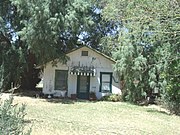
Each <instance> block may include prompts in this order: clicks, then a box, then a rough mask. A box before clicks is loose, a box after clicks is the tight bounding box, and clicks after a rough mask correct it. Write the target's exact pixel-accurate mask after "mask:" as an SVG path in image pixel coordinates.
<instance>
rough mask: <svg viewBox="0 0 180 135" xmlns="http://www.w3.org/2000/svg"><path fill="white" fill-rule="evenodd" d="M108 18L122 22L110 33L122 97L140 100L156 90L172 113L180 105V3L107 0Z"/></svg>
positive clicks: (175, 1)
mask: <svg viewBox="0 0 180 135" xmlns="http://www.w3.org/2000/svg"><path fill="white" fill-rule="evenodd" d="M104 3H106V4H105V7H104V9H103V16H104V19H105V20H114V21H119V22H121V24H122V26H121V27H119V30H118V32H119V34H118V35H117V36H115V37H113V36H111V38H109V37H107V38H108V39H111V44H109V46H110V47H111V48H113V50H114V51H113V53H112V54H113V57H114V58H115V59H116V60H117V62H116V64H115V66H114V69H115V70H116V71H118V72H119V76H120V77H121V80H124V82H125V85H124V86H125V87H124V88H123V96H124V97H123V99H125V100H126V101H131V102H134V103H137V102H138V101H139V100H143V99H145V98H147V97H148V96H149V97H150V96H152V95H153V94H154V93H156V95H159V96H161V97H162V98H161V99H162V100H163V101H164V103H165V105H167V107H168V108H170V110H171V111H172V112H173V113H176V114H179V109H177V108H178V107H179V106H180V89H179V88H180V87H179V86H180V85H179V82H180V68H179V67H180V53H179V50H180V48H179V47H180V46H179V43H180V16H179V14H180V3H179V1H177V0H158V1H156V0H133V1H128V0H119V1H116V0H112V1H109V0H107V1H106V2H103V3H102V4H104Z"/></svg>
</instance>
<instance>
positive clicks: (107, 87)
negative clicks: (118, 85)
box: [100, 72, 112, 93]
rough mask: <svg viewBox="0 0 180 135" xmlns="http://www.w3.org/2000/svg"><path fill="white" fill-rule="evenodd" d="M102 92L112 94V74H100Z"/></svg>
mask: <svg viewBox="0 0 180 135" xmlns="http://www.w3.org/2000/svg"><path fill="white" fill-rule="evenodd" d="M100 92H107V93H111V92H112V73H111V72H100Z"/></svg>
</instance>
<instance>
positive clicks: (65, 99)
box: [46, 98, 97, 104]
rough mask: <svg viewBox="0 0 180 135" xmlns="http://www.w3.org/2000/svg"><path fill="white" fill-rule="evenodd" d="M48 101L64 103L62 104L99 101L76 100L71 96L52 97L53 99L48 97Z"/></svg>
mask: <svg viewBox="0 0 180 135" xmlns="http://www.w3.org/2000/svg"><path fill="white" fill-rule="evenodd" d="M46 101H47V102H50V103H62V104H75V103H78V102H80V103H96V102H97V101H89V100H82V99H76V100H72V99H69V98H64V99H61V98H52V99H46Z"/></svg>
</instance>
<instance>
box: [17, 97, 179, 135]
mask: <svg viewBox="0 0 180 135" xmlns="http://www.w3.org/2000/svg"><path fill="white" fill-rule="evenodd" d="M15 102H18V103H22V102H23V103H25V104H27V116H26V120H27V123H28V124H29V125H33V128H32V135H65V134H67V135H86V134H87V135H116V134H118V135H150V134H152V135H180V117H178V116H174V115H168V114H166V113H163V112H161V111H163V110H162V109H161V110H159V111H158V110H157V109H155V108H152V107H140V106H135V105H131V104H128V103H121V102H118V103H114V102H88V101H77V102H73V101H64V102H62V101H56V100H55V101H51V102H49V101H46V100H44V99H33V98H29V97H15Z"/></svg>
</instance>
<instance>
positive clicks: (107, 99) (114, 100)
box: [100, 94, 122, 102]
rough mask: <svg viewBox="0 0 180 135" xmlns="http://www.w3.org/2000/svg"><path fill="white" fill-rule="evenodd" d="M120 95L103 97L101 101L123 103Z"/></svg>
mask: <svg viewBox="0 0 180 135" xmlns="http://www.w3.org/2000/svg"><path fill="white" fill-rule="evenodd" d="M121 98H122V97H121V95H120V94H109V95H107V96H103V97H102V98H101V99H100V100H102V101H113V102H118V101H122V99H121Z"/></svg>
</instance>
